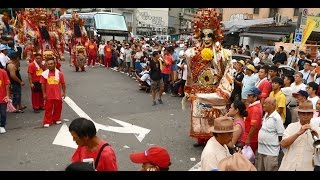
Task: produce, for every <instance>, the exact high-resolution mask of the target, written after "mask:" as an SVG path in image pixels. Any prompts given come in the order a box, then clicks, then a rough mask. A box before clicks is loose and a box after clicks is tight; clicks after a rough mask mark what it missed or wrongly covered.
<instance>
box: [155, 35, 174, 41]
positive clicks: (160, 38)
mask: <svg viewBox="0 0 320 180" xmlns="http://www.w3.org/2000/svg"><path fill="white" fill-rule="evenodd" d="M156 40H158V41H160V42H161V43H163V42H165V41H167V42H169V41H171V36H169V35H157V36H156Z"/></svg>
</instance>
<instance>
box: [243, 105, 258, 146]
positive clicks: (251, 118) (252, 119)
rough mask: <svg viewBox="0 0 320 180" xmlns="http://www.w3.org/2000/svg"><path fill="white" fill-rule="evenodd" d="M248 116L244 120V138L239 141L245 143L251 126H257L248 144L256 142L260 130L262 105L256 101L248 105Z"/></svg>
mask: <svg viewBox="0 0 320 180" xmlns="http://www.w3.org/2000/svg"><path fill="white" fill-rule="evenodd" d="M247 111H248V116H247V118H246V120H245V122H244V123H245V126H244V127H245V131H244V136H242V138H241V141H242V142H246V140H247V137H248V134H249V132H250V128H251V126H257V127H258V129H257V130H256V132H255V134H254V135H253V136H252V138H251V140H250V142H251V143H252V142H258V133H259V130H260V128H261V123H262V105H261V103H260V101H256V102H254V103H252V104H250V105H249V106H248V108H247Z"/></svg>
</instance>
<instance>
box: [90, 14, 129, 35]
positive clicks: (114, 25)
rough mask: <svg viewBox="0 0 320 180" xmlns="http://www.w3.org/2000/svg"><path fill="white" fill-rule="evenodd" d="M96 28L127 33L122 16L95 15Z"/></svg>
mask: <svg viewBox="0 0 320 180" xmlns="http://www.w3.org/2000/svg"><path fill="white" fill-rule="evenodd" d="M94 19H95V23H96V28H97V29H107V30H117V31H128V29H127V25H126V22H125V20H124V16H121V15H114V14H96V15H94Z"/></svg>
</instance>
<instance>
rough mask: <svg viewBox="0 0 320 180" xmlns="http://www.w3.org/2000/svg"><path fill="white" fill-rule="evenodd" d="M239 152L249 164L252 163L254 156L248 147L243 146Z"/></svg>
mask: <svg viewBox="0 0 320 180" xmlns="http://www.w3.org/2000/svg"><path fill="white" fill-rule="evenodd" d="M241 152H242V155H243V156H244V157H246V158H247V159H248V160H249V161H250V162H251V163H254V160H255V155H254V152H253V151H252V149H251V147H250V146H248V145H245V146H244V147H243V149H242V151H241Z"/></svg>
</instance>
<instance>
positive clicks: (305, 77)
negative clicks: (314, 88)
mask: <svg viewBox="0 0 320 180" xmlns="http://www.w3.org/2000/svg"><path fill="white" fill-rule="evenodd" d="M299 72H301V73H302V74H303V79H304V80H307V83H309V82H311V77H310V70H309V71H305V70H304V69H303V70H301V71H299Z"/></svg>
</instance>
